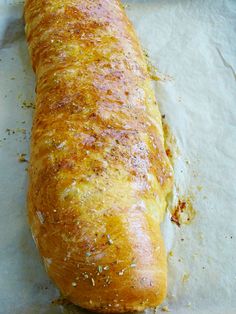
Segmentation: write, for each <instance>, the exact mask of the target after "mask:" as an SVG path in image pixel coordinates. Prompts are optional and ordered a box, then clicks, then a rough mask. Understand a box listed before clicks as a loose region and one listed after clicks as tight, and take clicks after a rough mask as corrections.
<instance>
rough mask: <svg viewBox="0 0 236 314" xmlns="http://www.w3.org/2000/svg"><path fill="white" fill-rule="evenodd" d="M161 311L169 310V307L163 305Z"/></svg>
mask: <svg viewBox="0 0 236 314" xmlns="http://www.w3.org/2000/svg"><path fill="white" fill-rule="evenodd" d="M161 310H162V312H170V309H169V308H168V306H167V305H164V306H163V307H162V308H161Z"/></svg>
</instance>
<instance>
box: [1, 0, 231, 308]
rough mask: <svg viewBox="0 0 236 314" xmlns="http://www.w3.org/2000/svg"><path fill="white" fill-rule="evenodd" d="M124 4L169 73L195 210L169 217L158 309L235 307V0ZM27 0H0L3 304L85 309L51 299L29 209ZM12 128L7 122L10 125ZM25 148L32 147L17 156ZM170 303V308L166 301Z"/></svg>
mask: <svg viewBox="0 0 236 314" xmlns="http://www.w3.org/2000/svg"><path fill="white" fill-rule="evenodd" d="M127 4H128V7H127V12H128V15H129V16H130V18H131V20H132V21H133V23H134V25H135V28H136V30H137V33H138V35H139V38H140V40H141V42H142V45H143V47H145V49H146V51H147V52H148V54H149V56H150V60H151V61H152V63H153V64H154V65H155V66H156V67H157V68H158V71H159V72H160V73H161V76H162V77H164V79H163V80H161V81H159V82H157V83H155V88H156V93H157V99H158V102H159V103H160V107H161V111H162V114H165V120H166V121H167V123H168V125H169V126H170V128H171V130H172V133H173V134H174V135H175V137H176V140H177V146H178V148H179V151H180V153H179V156H178V158H177V160H176V162H175V177H176V188H175V189H176V192H175V195H174V200H176V199H177V197H178V195H180V196H181V195H186V194H188V193H189V192H191V193H192V194H194V195H195V201H194V207H195V209H196V211H197V215H196V217H195V219H194V220H193V222H192V223H191V224H189V225H186V226H182V227H181V228H179V227H177V226H176V225H174V224H172V223H171V222H170V217H169V216H168V215H167V217H166V221H165V223H164V224H163V229H164V234H165V239H166V243H167V247H168V251H171V254H170V256H169V258H168V259H169V292H168V298H167V300H166V302H165V303H164V304H163V305H162V306H161V307H160V309H159V310H158V313H159V311H160V312H161V311H162V310H167V309H169V310H170V312H171V313H175V314H185V313H187V314H194V313H196V314H197V313H198V314H200V313H201V314H208V313H214V314H234V313H236V266H235V265H236V245H235V243H236V242H235V239H236V231H235V230H236V205H235V204H236V180H235V176H236V170H235V169H236V162H235V159H236V84H235V82H236V74H235V68H236V1H234V0H209V1H207V0H205V1H204V0H199V1H197V0H195V1H193V0H192V1H191V0H156V1H155V0H147V1H144V0H132V1H127ZM22 8H23V4H22V1H21V2H19V1H4V0H0V140H1V141H0V183H1V185H0V206H1V209H0V313H4V314H8V313H9V314H38V313H40V314H54V313H81V312H83V311H82V310H78V309H75V308H73V307H72V308H70V307H66V306H59V305H58V306H55V305H52V304H51V301H52V300H53V299H56V298H57V297H58V296H59V292H58V291H57V289H56V288H55V287H54V285H53V284H52V283H51V281H50V280H49V279H48V277H47V275H46V273H45V271H44V268H43V266H42V264H41V260H40V257H39V255H38V253H37V251H36V248H35V246H34V243H33V241H32V238H31V234H30V232H29V228H28V225H27V218H26V206H25V193H26V185H27V172H26V171H25V168H26V167H27V162H19V159H20V160H21V161H24V159H27V158H28V143H29V136H30V128H31V118H32V112H33V109H32V108H31V107H32V105H31V102H32V101H33V99H34V85H35V81H34V75H33V73H32V70H31V66H30V62H29V57H28V52H27V48H26V43H25V39H24V30H23V22H22ZM7 129H10V130H7ZM21 154H26V155H21ZM163 307H164V308H163Z"/></svg>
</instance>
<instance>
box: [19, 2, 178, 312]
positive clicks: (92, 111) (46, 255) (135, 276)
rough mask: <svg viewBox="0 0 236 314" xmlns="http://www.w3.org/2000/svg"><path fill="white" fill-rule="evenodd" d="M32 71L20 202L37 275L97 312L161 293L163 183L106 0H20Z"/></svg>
mask: <svg viewBox="0 0 236 314" xmlns="http://www.w3.org/2000/svg"><path fill="white" fill-rule="evenodd" d="M24 16H25V22H26V36H27V41H28V46H29V51H30V55H31V60H32V65H33V69H34V71H35V73H36V79H37V87H36V94H37V96H36V110H35V116H34V121H33V128H32V138H31V157H30V167H29V176H30V181H29V191H28V214H29V222H30V226H31V230H32V234H33V237H34V240H35V242H36V245H37V247H38V249H39V251H40V254H41V256H42V258H43V260H44V263H45V267H46V270H47V272H48V275H49V276H50V277H51V278H52V280H53V281H54V282H55V284H56V285H57V286H58V288H59V289H60V291H61V293H62V294H63V296H64V297H65V298H67V299H68V300H70V301H71V302H73V303H74V304H76V305H79V306H81V307H84V308H86V309H90V310H93V311H98V312H125V311H136V310H138V311H139V310H143V309H145V308H149V307H155V306H157V305H159V304H160V303H161V302H162V301H163V298H164V297H165V295H166V281H167V279H166V278H167V267H166V253H165V248H164V244H163V239H162V236H161V233H160V223H161V221H162V219H163V215H164V213H165V208H166V196H167V194H168V193H169V192H170V191H171V189H172V181H173V175H172V168H171V165H170V162H169V160H168V158H167V156H166V152H165V148H164V139H163V130H162V122H161V116H160V112H159V109H158V105H157V102H156V100H155V96H154V92H153V89H152V86H151V80H150V76H149V73H148V70H147V64H146V60H145V57H144V54H143V51H142V48H141V46H140V44H139V42H138V40H137V37H136V35H135V32H134V30H133V27H132V25H131V23H130V22H129V20H128V18H127V16H126V14H125V12H124V9H123V7H122V5H121V3H120V1H117V0H47V1H46V0H27V1H26V2H25V11H24Z"/></svg>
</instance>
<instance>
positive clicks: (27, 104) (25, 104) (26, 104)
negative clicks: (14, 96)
mask: <svg viewBox="0 0 236 314" xmlns="http://www.w3.org/2000/svg"><path fill="white" fill-rule="evenodd" d="M21 108H23V109H29V108H30V109H35V104H34V103H33V102H32V101H30V102H28V101H26V100H24V101H23V103H22V105H21Z"/></svg>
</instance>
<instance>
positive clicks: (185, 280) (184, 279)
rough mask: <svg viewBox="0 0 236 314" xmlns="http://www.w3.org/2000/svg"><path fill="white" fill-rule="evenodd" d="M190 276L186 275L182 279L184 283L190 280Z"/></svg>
mask: <svg viewBox="0 0 236 314" xmlns="http://www.w3.org/2000/svg"><path fill="white" fill-rule="evenodd" d="M189 277H190V274H189V273H185V274H184V275H183V277H182V283H186V282H187V281H188V280H189Z"/></svg>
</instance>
